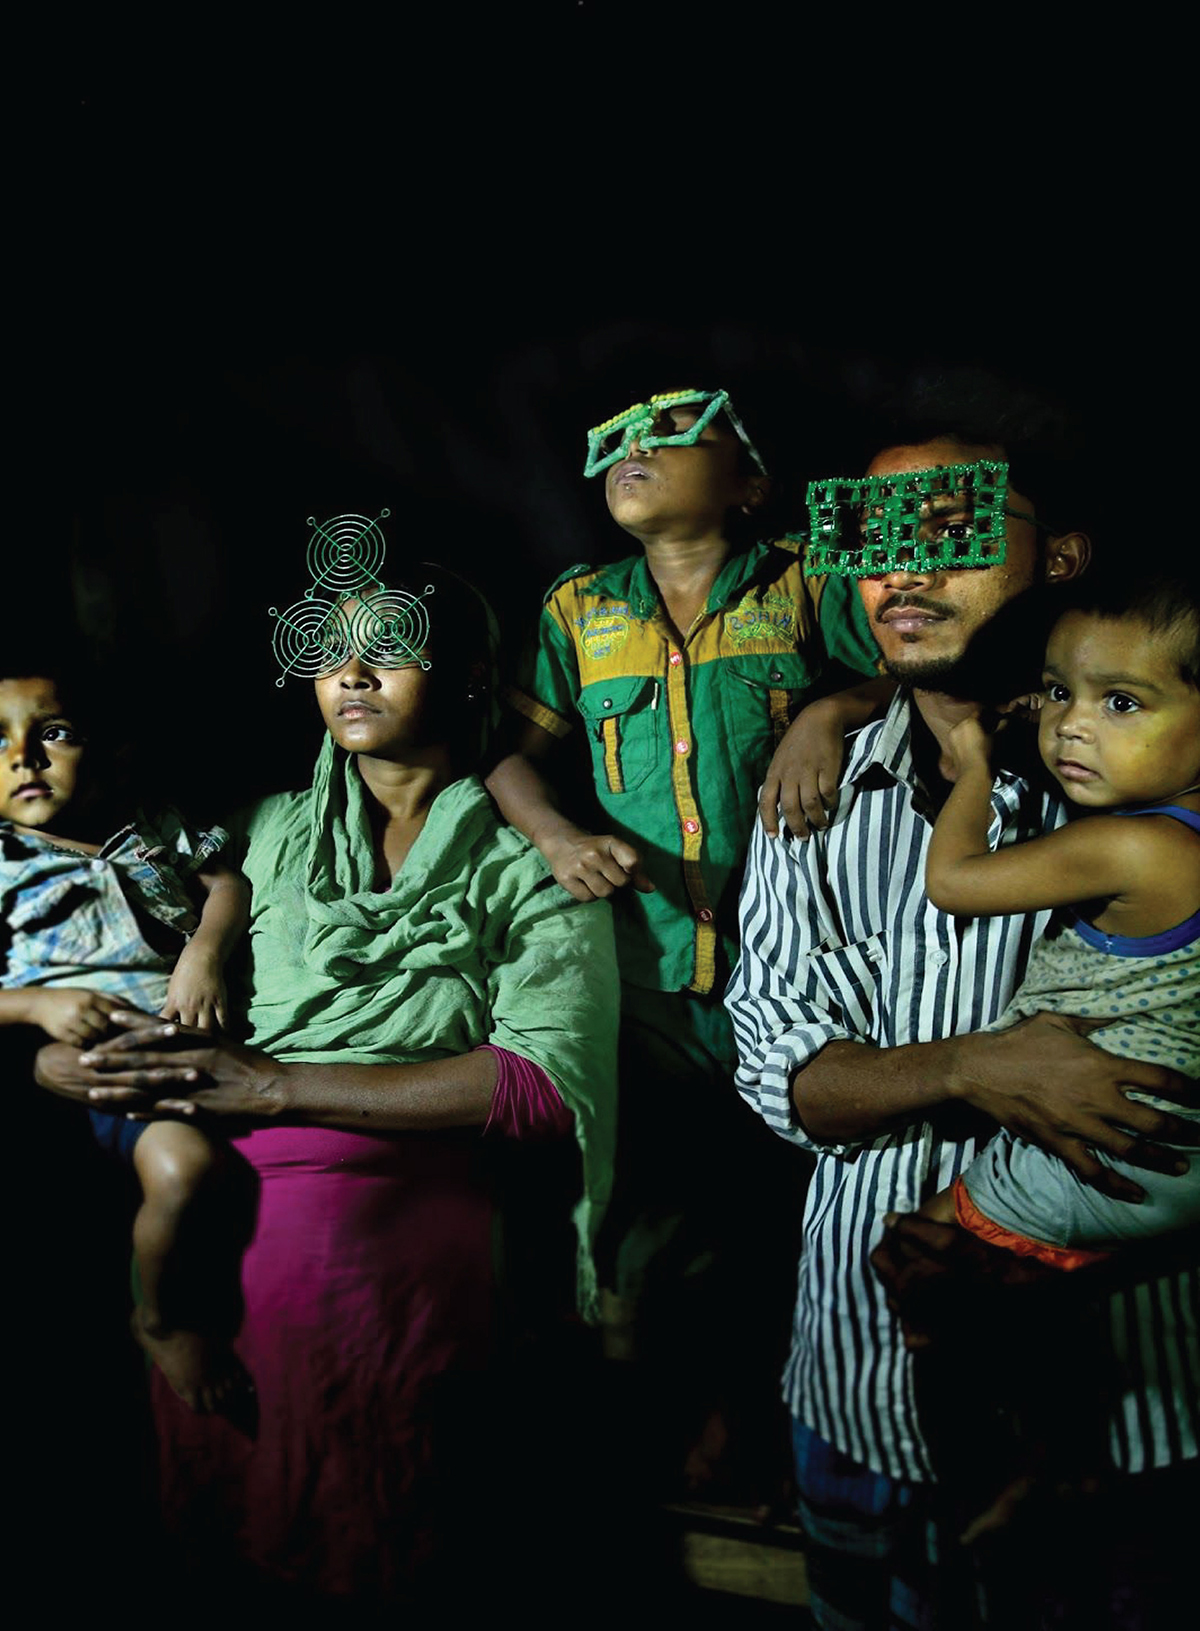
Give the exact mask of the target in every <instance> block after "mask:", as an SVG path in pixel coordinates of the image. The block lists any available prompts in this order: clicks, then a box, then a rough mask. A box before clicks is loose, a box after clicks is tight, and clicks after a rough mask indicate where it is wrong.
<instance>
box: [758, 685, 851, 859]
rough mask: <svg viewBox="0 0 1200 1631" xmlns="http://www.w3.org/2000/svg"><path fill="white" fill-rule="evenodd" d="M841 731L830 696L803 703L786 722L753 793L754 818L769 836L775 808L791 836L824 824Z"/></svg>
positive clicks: (841, 749) (775, 829)
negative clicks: (756, 792)
mask: <svg viewBox="0 0 1200 1631" xmlns="http://www.w3.org/2000/svg"><path fill="white" fill-rule="evenodd" d="M845 731H846V722H845V719H844V717H843V713H842V710H841V709H840V708H839V707H838V705H837V703H836V702H835V700H834V699H833V698H831V697H822V698H821V699H820V700H819V701H817V702H811V703H809V705H808V707H807V708H805V709H804V710H803V711H802V712H801V713H799V714H797V716H796V718H795V719H794V720H793V721H792V723H791V724H790V725H789V726H788V729H787V732H786V733H785V735H784V737H783V740H782V741H781V742H780V744H779V746H778V747H777V748H776V749H775V754H774V757H773V758H772V760H771V762H770V764H769V765H768V766H767V774H766V776H765V777H764V778H763V784H762V791H761V793H760V794H759V796H758V815H759V820H760V821H761V822H762V824H763V828H764V830H765V831H766V832H767V833H769V834H770V836H771V837H772V838H778V836H779V811H780V810H782V811H783V819H784V820H785V821H786V822H787V824H788V827H789V829H790V830H791V831H792V832H793V833H795V835H796V837H797V838H807V837H809V835H810V833H811V832H813V831H814V830H816V831H820V830H821V829H823V828H825V827H827V826H828V825H829V812H830V811H831V810H832V808H833V805H834V802H835V801H836V799H837V790H838V778H839V777H840V776H841V773H842V758H843V755H844V753H845V748H846V738H845Z"/></svg>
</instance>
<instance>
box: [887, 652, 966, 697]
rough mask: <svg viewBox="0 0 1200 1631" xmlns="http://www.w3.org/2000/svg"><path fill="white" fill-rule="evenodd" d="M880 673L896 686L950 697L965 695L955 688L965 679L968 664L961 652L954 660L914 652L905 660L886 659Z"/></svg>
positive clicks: (952, 658) (899, 658) (901, 658)
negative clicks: (882, 671)
mask: <svg viewBox="0 0 1200 1631" xmlns="http://www.w3.org/2000/svg"><path fill="white" fill-rule="evenodd" d="M883 670H884V673H885V674H887V675H888V676H889V677H890V678H891V679H894V680H895V681H896V682H897V683H898V684H900V685H910V686H912V687H913V689H914V690H917V691H945V692H946V693H947V694H948V695H950V696H963V695H965V694H966V693H965V692H961V691H959V690H957V689H956V686H957V685H958V684H959V683H961V682H963V681H965V680H966V679H967V677H968V665H967V664H966V663H965V662H964V661H963V657H962V654H961V653H959V654H958V655H956V656H953V657H949V656H947V657H922V656H919V655H918V654H917V653H915V652H914V654H913V655H912V657H910V658H907V659H906V658H904V657H898V658H893V659H891V660H890V661H889V660H888V659H887V658H885V659H884V662H883Z"/></svg>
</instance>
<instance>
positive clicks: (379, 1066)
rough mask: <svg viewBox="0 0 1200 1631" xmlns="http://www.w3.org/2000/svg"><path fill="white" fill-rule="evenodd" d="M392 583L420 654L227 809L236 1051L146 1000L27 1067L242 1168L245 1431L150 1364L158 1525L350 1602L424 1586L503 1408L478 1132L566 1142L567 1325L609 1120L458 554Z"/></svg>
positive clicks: (487, 1172) (600, 1068)
mask: <svg viewBox="0 0 1200 1631" xmlns="http://www.w3.org/2000/svg"><path fill="white" fill-rule="evenodd" d="M417 573H418V575H419V583H420V585H421V589H420V590H418V593H424V589H425V586H427V585H429V584H432V585H433V592H432V593H430V594H426V595H425V605H426V608H427V611H428V613H429V616H430V624H431V627H430V633H429V638H428V642H427V644H426V645H425V646H424V647H423V648H422V650H421V651H420V652H417V653H413V654H411V655H412V658H413V660H411V661H405V658H406V657H408V656H409V655H410V654H409V653H406V652H403V651H402V652H400V653H399V654H398V655H397V656H395V658H392V657H386V658H385V659H384V661H386V663H387V664H388V666H384V662H382V661H381V662H380V664H379V666H372V665H371V664H369V663H368V662H367V661H366V660H365V658H364V657H363V656H360V655H351V656H350V657H349V660H347V661H345V662H344V664H343V665H342V666H341V667H339V668H337V669H336V670H335V671H334V672H331V673H328V674H326V675H324V676H323V677H321V678H319V679H318V680H317V681H316V692H317V700H318V703H319V706H320V709H321V712H322V715H323V717H324V720H325V724H326V726H327V729H328V735H327V738H326V740H325V743H324V746H323V748H322V750H321V754H320V757H319V759H318V761H317V767H316V774H315V777H314V779H313V783H312V786H311V787H310V788H308V789H307V790H305V791H303V792H298V793H286V794H279V795H276V796H273V797H270V798H267V799H265V800H263V801H262V802H261V803H260V804H258V805H257V806H255V807H254V808H253V809H251V810H250V811H249V812H248V814H247V815H246V816H245V817H244V818H243V819H242V821H241V822H240V823H235V824H234V825H235V826H237V827H238V828H239V830H240V833H241V836H242V839H243V854H242V866H243V869H244V871H245V873H246V876H247V877H248V878H249V880H250V883H251V888H252V907H251V925H250V931H249V939H248V948H249V950H248V970H247V977H246V993H245V994H246V1006H247V1019H248V1039H247V1042H246V1044H244V1045H243V1044H236V1043H232V1042H221V1043H218V1044H217V1045H215V1046H214V1045H212V1043H211V1039H210V1038H203V1039H202V1038H201V1037H199V1036H198V1035H196V1034H195V1033H193V1034H188V1033H186V1032H184V1031H182V1030H181V1028H180V1027H177V1026H164V1025H162V1024H161V1023H153V1024H151V1023H149V1022H147V1021H146V1020H145V1019H144V1018H141V1019H140V1020H139V1024H138V1025H137V1026H135V1027H134V1028H132V1029H131V1030H130V1031H129V1032H128V1033H127V1034H126V1035H125V1036H124V1037H121V1038H119V1039H117V1040H115V1041H112V1042H108V1043H105V1044H102V1045H101V1046H100V1047H98V1048H96V1049H93V1051H92V1052H91V1053H90V1054H86V1055H83V1056H82V1060H81V1056H80V1055H79V1054H78V1052H77V1051H76V1050H73V1049H71V1048H69V1047H66V1046H64V1045H60V1044H56V1045H54V1046H52V1047H48V1048H46V1049H44V1050H43V1051H42V1053H41V1055H40V1056H39V1069H38V1075H39V1080H40V1081H41V1082H42V1084H43V1085H44V1086H47V1087H50V1088H52V1089H54V1090H55V1091H58V1092H60V1093H66V1094H68V1095H70V1096H74V1097H78V1098H81V1099H84V1100H85V1101H86V1102H88V1103H90V1104H91V1105H92V1106H93V1107H96V1106H103V1107H108V1108H113V1109H125V1110H126V1111H127V1112H131V1113H134V1114H139V1115H150V1116H157V1115H180V1116H187V1117H195V1118H196V1119H198V1120H200V1121H202V1122H211V1124H212V1125H213V1127H214V1129H217V1130H220V1129H221V1128H222V1127H224V1128H225V1129H226V1130H227V1131H228V1132H229V1133H230V1134H232V1135H235V1136H233V1137H232V1143H233V1145H234V1147H235V1149H237V1150H238V1151H239V1152H240V1153H241V1155H242V1156H243V1157H244V1158H245V1160H246V1161H247V1162H248V1163H249V1166H250V1167H251V1168H252V1169H253V1173H254V1175H255V1177H256V1179H257V1188H258V1195H257V1206H256V1219H255V1225H254V1234H253V1240H252V1242H251V1244H250V1246H249V1248H248V1250H247V1252H246V1254H245V1258H244V1262H243V1274H242V1293H243V1300H244V1317H243V1319H242V1324H241V1330H240V1332H239V1335H238V1338H237V1341H236V1347H237V1351H238V1353H239V1355H240V1357H241V1359H242V1362H243V1363H244V1365H245V1366H246V1369H247V1371H248V1373H249V1375H250V1377H251V1378H252V1380H253V1383H254V1387H255V1390H256V1392H255V1399H254V1404H255V1415H256V1417H257V1420H256V1421H249V1420H247V1419H246V1417H245V1416H244V1415H243V1416H240V1417H239V1419H237V1420H231V1419H225V1418H222V1417H218V1416H203V1415H197V1414H194V1413H192V1412H191V1411H189V1410H188V1409H187V1408H186V1407H185V1406H184V1405H183V1404H182V1403H181V1401H180V1400H178V1399H177V1398H176V1397H175V1396H174V1395H173V1394H172V1393H171V1392H170V1390H169V1388H168V1387H167V1386H166V1385H165V1383H164V1382H163V1381H162V1378H161V1376H158V1375H157V1374H156V1376H155V1379H154V1386H153V1403H154V1414H155V1421H156V1426H157V1429H158V1434H159V1442H160V1459H161V1467H162V1487H163V1508H164V1513H165V1515H166V1518H167V1521H168V1525H169V1527H170V1528H171V1530H173V1531H174V1532H175V1534H176V1535H177V1536H179V1537H181V1538H182V1540H183V1541H184V1543H185V1549H186V1548H188V1547H191V1548H193V1549H194V1558H193V1561H194V1562H195V1563H197V1565H198V1566H199V1567H200V1568H201V1569H203V1571H204V1572H205V1574H206V1575H207V1576H208V1578H209V1579H210V1581H211V1580H212V1579H220V1578H223V1571H224V1570H226V1569H227V1567H228V1565H230V1563H231V1562H232V1561H233V1560H235V1559H236V1562H237V1565H238V1567H239V1568H242V1569H244V1571H245V1578H246V1579H247V1580H249V1581H252V1582H256V1583H261V1582H262V1581H270V1582H280V1583H284V1584H287V1585H291V1586H294V1587H298V1588H302V1589H304V1590H306V1591H310V1592H315V1593H318V1594H321V1595H328V1596H332V1597H344V1598H353V1599H354V1600H356V1601H362V1602H368V1601H377V1600H384V1601H386V1600H390V1599H396V1598H403V1597H405V1596H406V1595H408V1594H410V1593H411V1592H413V1591H414V1590H418V1589H420V1588H421V1586H422V1582H424V1581H426V1580H436V1581H438V1582H440V1583H439V1585H438V1588H437V1589H438V1590H439V1591H440V1590H443V1589H444V1587H445V1575H444V1573H442V1574H439V1573H438V1572H437V1569H436V1567H435V1565H436V1564H437V1562H438V1559H439V1557H440V1556H441V1554H442V1552H443V1550H444V1543H445V1542H446V1539H447V1536H446V1534H445V1523H446V1521H447V1515H448V1514H449V1513H451V1512H455V1513H457V1515H458V1518H459V1519H461V1516H462V1508H463V1495H464V1490H463V1489H462V1488H461V1487H460V1488H455V1487H453V1486H454V1484H455V1480H456V1479H457V1478H459V1477H460V1476H461V1475H462V1473H463V1471H464V1469H465V1468H469V1466H470V1462H471V1457H472V1454H473V1453H475V1452H476V1451H477V1453H478V1454H479V1455H483V1454H484V1453H485V1450H484V1445H483V1444H482V1443H480V1444H478V1445H477V1446H475V1445H472V1443H471V1442H470V1441H469V1435H470V1434H471V1433H474V1432H475V1431H476V1430H477V1429H478V1427H479V1425H480V1423H481V1422H485V1421H486V1419H487V1415H488V1412H489V1410H491V1411H495V1410H497V1409H502V1405H501V1404H500V1402H499V1401H496V1400H493V1399H490V1398H489V1396H488V1394H487V1391H486V1389H487V1380H486V1379H487V1377H488V1375H489V1372H488V1366H489V1365H490V1364H491V1363H492V1362H493V1361H494V1359H495V1355H496V1346H497V1333H498V1328H499V1325H500V1314H501V1311H502V1310H501V1302H502V1299H501V1297H500V1294H499V1292H498V1284H499V1283H500V1281H501V1280H502V1278H503V1276H502V1275H501V1276H499V1277H498V1275H497V1272H496V1270H497V1244H498V1241H499V1240H500V1239H501V1237H502V1230H499V1229H498V1228H497V1217H498V1209H497V1206H496V1189H495V1183H494V1181H493V1180H494V1177H495V1168H496V1165H497V1161H496V1157H497V1153H498V1151H499V1150H500V1148H501V1147H502V1146H504V1145H505V1144H506V1143H509V1142H510V1141H511V1140H512V1139H513V1138H517V1139H524V1138H528V1137H536V1136H538V1135H543V1136H544V1135H554V1134H564V1133H567V1134H569V1133H573V1135H574V1139H575V1142H576V1144H577V1146H578V1150H579V1153H580V1157H581V1160H580V1170H581V1174H582V1179H581V1183H580V1186H579V1188H580V1193H579V1198H578V1202H577V1205H576V1207H575V1226H576V1231H577V1251H576V1270H577V1287H576V1294H577V1300H578V1307H579V1310H580V1312H581V1313H582V1314H583V1315H584V1317H585V1318H587V1317H590V1316H591V1314H592V1312H593V1305H594V1301H595V1295H596V1290H595V1277H594V1269H593V1264H592V1244H593V1241H594V1239H595V1233H596V1229H597V1226H598V1223H599V1219H600V1215H601V1213H602V1211H603V1207H604V1204H605V1201H606V1199H607V1196H608V1189H609V1184H610V1174H611V1154H612V1141H613V1133H614V1128H613V1118H614V1114H615V1112H614V1108H613V1105H614V1091H615V1089H614V1082H615V1038H616V1019H617V1006H618V997H617V982H616V972H615V962H614V953H613V946H612V928H611V923H610V916H609V908H608V906H607V903H604V902H593V903H588V904H586V905H585V904H580V903H578V902H575V901H572V900H571V899H570V898H569V897H568V896H567V895H566V894H565V892H564V891H563V890H561V889H559V888H558V887H557V885H556V884H555V882H554V879H553V877H552V876H551V874H550V872H549V869H548V867H547V866H546V864H545V862H544V861H543V860H542V858H541V856H540V855H539V854H538V852H537V851H536V850H535V849H533V848H532V846H531V845H529V844H528V843H527V842H526V840H525V839H524V838H522V837H520V836H519V835H518V834H517V833H516V832H514V831H513V830H512V829H511V828H509V827H507V826H506V825H505V824H504V823H503V822H502V821H501V820H500V818H499V817H498V815H497V813H496V811H495V810H494V808H493V806H492V804H491V801H490V799H489V797H488V795H487V793H486V792H485V791H484V788H483V786H482V784H481V782H480V781H479V779H478V778H477V776H475V775H474V774H473V768H474V765H475V763H476V762H477V759H478V755H479V751H480V748H481V744H482V739H483V735H484V733H485V726H486V721H487V719H488V716H489V713H490V704H491V695H492V688H491V671H492V661H491V658H492V655H493V653H492V649H491V639H490V632H491V630H492V629H493V628H494V624H492V622H491V620H490V616H489V615H488V614H487V613H486V609H485V607H484V605H483V603H482V601H481V600H480V598H479V597H478V596H477V595H476V593H475V592H474V591H473V590H471V589H469V588H468V587H467V586H466V585H465V584H463V583H462V582H461V580H459V579H457V578H456V577H455V576H454V575H453V574H450V573H445V572H441V571H439V570H438V569H436V568H433V567H429V566H427V565H425V564H422V565H421V566H420V567H419V568H418V569H417ZM395 589H398V590H401V591H403V589H404V586H403V585H402V584H397V583H391V584H389V590H395ZM355 610H356V608H355V607H353V606H351V607H348V608H346V611H347V614H348V615H350V616H352V615H353V613H354V611H355ZM393 662H394V663H395V664H396V666H392V663H393ZM83 1061H86V1062H83ZM481 1129H482V1130H483V1131H484V1133H486V1134H487V1135H488V1136H487V1137H484V1138H482V1139H481V1138H480V1136H479V1135H480V1130H481ZM550 1154H552V1152H548V1155H550ZM493 1374H494V1373H493ZM481 1404H482V1405H483V1407H484V1408H483V1409H479V1408H477V1407H478V1406H480V1405H481ZM464 1439H467V1440H468V1441H467V1442H464ZM452 1473H453V1476H452Z"/></svg>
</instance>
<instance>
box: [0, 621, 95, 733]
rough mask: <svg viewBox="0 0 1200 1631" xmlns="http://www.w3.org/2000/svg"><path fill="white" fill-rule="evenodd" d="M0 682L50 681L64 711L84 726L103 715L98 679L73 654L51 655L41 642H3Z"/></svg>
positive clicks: (0, 644) (20, 639)
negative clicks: (98, 691)
mask: <svg viewBox="0 0 1200 1631" xmlns="http://www.w3.org/2000/svg"><path fill="white" fill-rule="evenodd" d="M0 680H49V681H50V682H51V684H52V685H53V686H54V689H55V691H56V692H57V694H58V700H59V702H61V704H62V706H63V709H64V710H65V711H66V712H67V713H68V714H70V715H72V716H73V718H76V719H78V720H79V721H80V722H81V723H82V722H84V721H87V720H91V719H93V718H94V717H95V716H96V714H97V713H98V712H100V711H101V708H100V706H99V705H98V703H97V698H96V686H97V679H96V676H95V675H94V674H91V673H89V672H88V671H87V669H86V667H85V665H84V664H83V663H81V662H80V661H79V659H78V658H77V657H76V656H75V655H74V654H72V653H68V654H67V655H63V656H50V655H47V652H46V649H45V646H44V645H43V644H41V643H40V642H35V641H32V640H29V639H22V638H20V637H18V638H17V639H15V640H4V641H3V642H0Z"/></svg>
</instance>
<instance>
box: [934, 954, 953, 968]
mask: <svg viewBox="0 0 1200 1631" xmlns="http://www.w3.org/2000/svg"><path fill="white" fill-rule="evenodd" d="M929 961H930V962H931V963H932V964H933V966H934V967H935V968H945V966H946V964H947V963H948V962H949V961H950V953H949V952H948V951H935V952H934V953H933V954H932V955H931V957H930V959H929Z"/></svg>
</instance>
